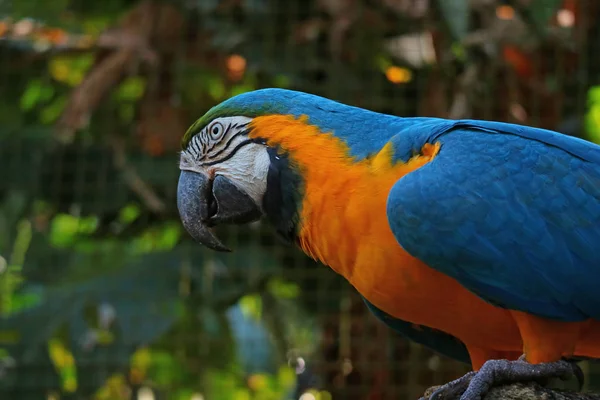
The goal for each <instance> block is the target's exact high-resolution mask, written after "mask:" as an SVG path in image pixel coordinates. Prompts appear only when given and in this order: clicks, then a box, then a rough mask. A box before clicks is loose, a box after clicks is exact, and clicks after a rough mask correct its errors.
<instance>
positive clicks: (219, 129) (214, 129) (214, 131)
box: [208, 122, 225, 140]
mask: <svg viewBox="0 0 600 400" xmlns="http://www.w3.org/2000/svg"><path fill="white" fill-rule="evenodd" d="M224 131H225V128H224V127H223V124H221V123H220V122H215V123H213V124H212V125H211V126H210V127H209V128H208V133H209V135H210V138H211V139H212V140H218V139H220V138H221V136H222V135H223V132H224Z"/></svg>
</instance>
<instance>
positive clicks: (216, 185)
mask: <svg viewBox="0 0 600 400" xmlns="http://www.w3.org/2000/svg"><path fill="white" fill-rule="evenodd" d="M177 208H178V209H179V216H180V217H181V221H182V223H183V227H184V228H185V230H186V231H187V232H188V233H189V234H190V235H191V236H192V237H193V238H194V240H196V241H197V242H199V243H201V244H203V245H205V246H206V247H208V248H211V249H213V250H217V251H231V250H230V249H229V248H228V247H227V246H225V245H224V244H223V243H222V242H221V241H220V240H219V238H217V237H216V236H215V234H214V233H213V231H212V230H211V229H210V228H211V227H212V226H215V225H217V224H245V223H248V222H253V221H257V220H258V219H260V217H261V216H262V211H261V209H260V207H259V206H258V205H257V204H256V203H255V202H254V200H252V198H251V197H250V196H248V195H247V194H246V193H244V192H242V191H241V190H240V189H238V188H237V186H235V185H234V184H233V183H232V182H231V181H230V180H229V179H227V178H225V177H224V176H221V175H217V176H216V178H215V179H214V180H211V179H209V178H208V177H207V176H205V175H204V174H201V173H198V172H191V171H181V174H180V175H179V184H178V185H177Z"/></svg>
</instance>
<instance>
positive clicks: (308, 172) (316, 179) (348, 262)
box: [251, 116, 515, 346]
mask: <svg viewBox="0 0 600 400" xmlns="http://www.w3.org/2000/svg"><path fill="white" fill-rule="evenodd" d="M252 128H253V129H252V132H253V133H252V134H251V135H256V136H260V137H263V138H265V139H267V141H268V142H269V144H277V145H278V146H280V148H281V149H282V150H283V151H285V152H287V153H288V154H289V155H290V158H291V160H292V161H293V162H294V163H295V164H296V166H297V167H298V168H299V169H300V171H301V174H302V176H303V179H304V191H303V196H304V197H303V201H302V209H301V213H300V232H299V242H300V246H301V248H302V250H303V251H304V252H305V253H306V254H307V255H309V256H311V257H313V258H315V259H317V260H319V261H321V262H322V263H324V264H326V265H328V266H329V267H331V268H332V269H334V270H335V271H336V272H338V273H340V274H341V275H343V276H344V277H345V278H346V279H347V280H348V281H349V282H350V283H351V284H352V285H353V286H354V287H355V288H356V289H357V290H358V291H359V292H360V293H361V294H362V295H363V296H364V297H365V298H367V299H368V300H369V301H370V302H371V303H373V304H375V305H376V306H377V307H379V308H380V309H382V310H384V311H385V312H387V313H389V314H391V315H393V316H396V317H398V318H401V319H404V320H406V321H410V322H413V323H416V324H423V325H427V326H430V327H434V328H437V329H441V330H444V331H446V332H452V333H454V334H455V335H456V336H458V337H460V336H462V335H461V333H463V332H464V334H465V335H469V334H472V333H471V332H474V330H473V328H477V326H475V325H474V324H475V321H477V320H478V319H477V318H471V317H472V316H473V314H475V315H481V316H482V318H487V319H488V321H489V320H494V323H492V324H490V331H493V332H494V333H493V335H494V336H497V337H498V339H497V340H498V341H502V340H504V338H510V342H511V343H510V345H511V346H512V345H514V343H513V342H514V338H515V334H514V332H513V331H512V330H511V327H512V326H514V324H512V323H511V322H510V321H512V320H510V316H509V315H508V313H506V312H505V311H504V310H500V309H498V308H495V307H493V306H491V305H489V304H487V303H485V302H483V301H482V300H480V299H479V298H477V297H476V296H475V295H473V294H471V293H470V292H468V291H467V290H466V289H464V288H463V287H462V286H460V285H459V284H458V282H456V281H455V280H453V279H451V278H450V277H448V276H446V275H443V274H442V273H440V272H437V271H436V270H434V269H432V268H429V267H427V266H426V265H424V264H423V263H422V262H421V261H420V260H418V259H415V258H413V257H412V256H410V255H409V254H408V253H407V252H406V251H404V249H402V247H401V246H400V245H399V244H398V242H397V241H396V239H395V237H394V235H393V233H392V231H391V229H390V226H389V223H388V219H387V215H386V203H387V196H388V193H389V192H390V189H391V188H392V186H393V185H394V184H395V183H396V182H397V181H398V179H400V178H401V177H402V176H404V175H406V174H408V173H411V172H412V171H415V170H416V169H418V168H420V167H421V166H423V165H425V164H426V163H428V162H429V161H431V160H432V159H433V158H434V157H435V156H436V154H437V152H438V150H439V145H437V144H436V145H429V144H427V145H425V147H424V148H423V149H422V151H421V154H420V155H417V156H415V157H413V158H412V159H410V160H409V161H408V162H406V163H396V164H392V162H391V156H392V154H393V148H392V145H391V144H390V143H388V144H387V145H386V146H384V147H383V148H382V149H381V150H380V151H379V152H378V153H377V154H375V155H373V156H372V157H370V158H368V159H364V160H361V161H358V162H357V161H355V160H353V159H352V158H351V157H350V156H349V154H350V153H349V149H348V148H347V147H346V145H345V144H344V142H342V141H341V140H339V139H338V138H336V137H335V136H333V135H331V134H324V133H321V132H319V130H318V129H317V128H316V127H314V126H311V125H308V124H307V123H306V121H305V120H303V119H294V118H292V117H289V116H265V117H258V118H255V119H254V120H253V122H252ZM465 310H470V313H471V317H468V318H466V317H465ZM467 315H468V314H467ZM492 315H494V316H492ZM507 318H509V320H507ZM507 329H508V331H507ZM487 338H488V339H489V337H487ZM507 346H508V344H507Z"/></svg>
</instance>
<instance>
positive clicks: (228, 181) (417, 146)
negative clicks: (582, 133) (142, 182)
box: [177, 89, 600, 400]
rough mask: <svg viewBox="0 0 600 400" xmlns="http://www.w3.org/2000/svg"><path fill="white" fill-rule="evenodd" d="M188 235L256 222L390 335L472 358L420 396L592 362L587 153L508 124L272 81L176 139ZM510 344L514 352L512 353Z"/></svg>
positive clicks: (592, 164) (592, 238)
mask: <svg viewBox="0 0 600 400" xmlns="http://www.w3.org/2000/svg"><path fill="white" fill-rule="evenodd" d="M180 169H181V175H180V180H179V185H178V193H177V201H178V208H179V212H180V216H181V219H182V222H183V225H184V227H185V228H186V230H187V231H188V232H189V233H190V234H191V236H192V237H194V238H195V239H196V240H197V241H199V242H200V243H203V244H204V245H206V246H208V247H210V248H212V249H215V250H221V251H224V250H228V249H227V247H226V246H225V245H224V244H223V243H222V242H221V241H220V240H219V239H218V238H217V237H216V236H215V235H214V234H213V232H212V231H211V229H210V227H211V226H214V225H216V224H225V223H238V224H239V223H247V222H250V221H255V220H258V219H259V218H261V217H265V218H266V219H267V220H268V221H269V222H270V223H271V225H273V227H274V228H275V229H276V230H277V232H278V233H279V234H280V235H281V236H282V237H283V238H285V239H287V240H289V241H290V242H292V243H295V244H297V245H298V246H299V247H300V248H301V249H302V250H303V251H304V252H305V253H306V254H307V255H309V256H310V257H312V258H314V259H316V260H319V261H321V262H322V263H323V264H325V265H328V266H329V267H331V268H332V269H333V270H335V271H336V272H338V273H339V274H341V275H343V276H344V277H345V278H346V279H347V280H348V282H350V283H351V284H352V285H353V286H354V287H355V288H356V290H357V291H358V292H359V293H360V294H361V295H362V296H363V297H364V298H365V301H366V302H367V305H368V306H369V307H370V309H371V310H372V311H373V312H374V314H375V315H376V316H378V317H379V318H381V319H382V320H383V321H384V322H386V323H387V324H388V325H389V326H391V327H392V328H394V329H396V330H398V331H399V332H400V333H402V334H404V335H405V336H407V337H409V338H410V339H412V340H415V341H417V342H419V343H422V344H425V345H427V346H430V347H432V348H434V349H436V350H438V351H440V352H442V353H444V354H446V355H449V356H451V357H454V358H456V359H461V360H464V361H469V362H470V363H471V365H472V367H473V369H474V372H471V373H469V374H467V375H465V377H463V378H460V379H459V380H457V381H455V382H451V383H449V384H447V385H444V386H442V387H441V388H440V389H439V390H438V391H437V392H436V393H435V394H434V396H433V397H434V398H435V397H439V396H440V395H447V394H451V393H453V394H456V393H458V394H462V397H461V399H463V400H464V399H480V398H481V397H482V396H483V395H484V394H485V393H486V391H487V390H488V388H489V387H490V386H491V385H493V384H494V383H497V382H499V381H502V382H506V381H507V380H509V381H510V380H523V379H528V380H531V379H541V378H546V377H556V376H558V377H567V376H573V375H576V376H577V377H578V378H581V376H580V375H581V371H580V370H579V369H578V367H577V365H576V364H575V363H574V362H572V360H574V359H576V358H580V357H584V358H600V340H598V337H600V336H599V335H600V291H599V290H598V288H599V287H600V256H599V255H597V253H596V248H597V247H596V246H598V245H599V244H600V147H599V146H597V145H595V144H592V143H589V142H586V141H583V140H580V139H577V138H573V137H569V136H564V135H561V134H558V133H556V132H552V131H548V130H543V129H536V128H532V127H526V126H519V125H514V124H508V123H499V122H489V121H477V120H446V119H438V118H400V117H396V116H391V115H384V114H379V113H375V112H371V111H368V110H364V109H361V108H356V107H351V106H347V105H344V104H340V103H337V102H334V101H331V100H328V99H325V98H322V97H318V96H314V95H310V94H306V93H301V92H296V91H290V90H283V89H264V90H257V91H253V92H249V93H245V94H241V95H238V96H235V97H233V98H231V99H229V100H226V101H225V102H223V103H221V104H219V105H217V106H216V107H214V108H212V109H211V110H209V111H208V112H207V113H206V114H205V115H204V116H203V117H201V118H200V119H199V120H198V121H197V122H196V123H194V124H193V125H192V126H191V127H190V129H189V130H188V132H187V133H186V134H185V136H184V139H183V143H182V153H181V159H180ZM521 355H523V356H522V357H521Z"/></svg>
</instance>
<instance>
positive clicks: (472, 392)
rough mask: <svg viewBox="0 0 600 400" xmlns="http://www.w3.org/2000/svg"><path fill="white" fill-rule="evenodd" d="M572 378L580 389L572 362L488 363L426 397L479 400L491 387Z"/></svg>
mask: <svg viewBox="0 0 600 400" xmlns="http://www.w3.org/2000/svg"><path fill="white" fill-rule="evenodd" d="M573 376H575V377H576V378H577V381H578V383H579V387H580V389H581V387H582V386H583V372H582V371H581V368H579V366H578V365H577V364H576V363H575V362H570V361H565V360H560V361H556V362H550V363H541V364H530V363H528V362H526V361H524V360H521V359H519V360H517V361H508V360H489V361H487V362H486V363H485V364H484V365H483V366H482V367H481V369H480V370H479V371H477V372H469V373H468V374H466V375H465V376H463V377H461V378H459V379H456V380H454V381H452V382H449V383H447V384H445V385H443V386H441V387H440V388H438V389H437V390H436V391H435V392H434V393H433V394H432V395H431V396H430V397H429V400H442V399H456V398H458V396H459V395H461V393H462V395H461V396H460V400H481V399H483V398H484V397H485V395H486V394H487V393H488V391H489V390H490V389H491V388H492V387H494V386H497V385H505V384H510V383H515V382H527V381H535V382H539V383H546V382H547V380H548V379H550V378H560V379H563V380H566V379H569V378H571V377H573Z"/></svg>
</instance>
